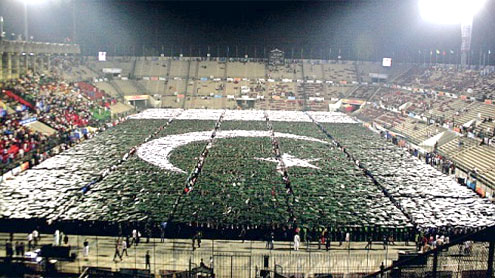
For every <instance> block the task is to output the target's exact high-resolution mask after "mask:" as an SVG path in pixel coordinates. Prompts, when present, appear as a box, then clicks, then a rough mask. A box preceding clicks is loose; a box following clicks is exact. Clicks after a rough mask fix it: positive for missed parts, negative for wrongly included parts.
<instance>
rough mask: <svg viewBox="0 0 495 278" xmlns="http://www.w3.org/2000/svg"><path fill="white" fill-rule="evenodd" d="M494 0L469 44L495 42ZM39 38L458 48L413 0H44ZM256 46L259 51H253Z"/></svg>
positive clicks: (368, 50)
mask: <svg viewBox="0 0 495 278" xmlns="http://www.w3.org/2000/svg"><path fill="white" fill-rule="evenodd" d="M494 2H495V1H493V0H491V1H490V2H488V3H487V5H486V6H485V9H484V10H483V11H482V13H481V14H479V15H478V16H477V17H476V19H475V22H474V27H473V46H472V49H473V50H476V51H479V50H480V48H482V49H486V50H487V49H492V51H493V50H495V31H494V30H495V18H494V17H493V16H490V15H491V14H495V7H494V6H495V5H494ZM28 13H29V28H30V34H31V35H33V36H34V38H35V40H39V41H51V42H61V41H63V40H64V39H65V38H67V37H70V38H72V26H73V15H75V25H76V38H75V40H76V42H77V43H79V44H80V45H81V48H82V50H83V52H84V53H85V54H91V55H95V53H96V52H97V51H98V50H105V51H108V52H109V55H112V54H127V55H142V54H143V50H144V51H145V53H154V54H155V55H156V54H158V53H162V52H163V53H165V54H166V55H169V54H170V53H172V54H174V55H176V54H177V53H179V52H182V53H184V55H189V54H193V55H198V54H201V55H205V54H206V52H207V49H208V47H210V53H212V55H213V56H216V55H220V56H225V55H226V54H227V53H226V52H227V47H228V49H229V50H228V51H229V55H230V56H235V55H236V54H237V55H239V56H241V55H242V56H243V55H244V54H246V53H247V54H249V55H250V56H251V57H253V56H255V55H256V56H258V57H262V56H263V51H264V49H265V50H266V51H267V50H268V49H271V48H274V47H278V48H280V49H283V50H285V51H286V53H287V56H289V57H290V56H291V55H292V53H294V56H297V57H299V56H300V55H301V49H304V50H303V55H304V56H305V57H309V56H310V55H311V56H313V57H315V58H318V57H321V58H325V57H328V56H329V55H330V56H332V55H336V54H337V52H338V50H339V49H340V51H341V53H342V55H343V56H349V55H350V56H352V55H356V54H357V53H359V55H360V56H380V55H395V54H400V53H403V55H405V54H404V53H409V54H408V55H414V53H418V50H419V49H422V50H423V51H424V50H426V49H444V50H448V49H458V48H459V45H460V27H459V26H455V25H453V26H439V25H433V24H430V23H425V22H423V21H422V19H421V18H420V16H419V11H418V8H417V2H416V1H413V0H395V1H386V0H366V1H365V0H361V1H344V0H341V1H316V2H314V1H290V2H289V1H272V2H265V1H252V2H244V1H232V2H227V1H219V2H209V1H199V2H194V1H183V2H172V1H144V0H141V1H111V0H105V1H83V0H74V1H70V0H45V3H42V4H36V5H32V6H30V7H29V8H28ZM0 15H2V16H3V17H4V19H5V31H6V32H7V33H8V34H10V33H12V32H14V33H22V32H23V6H22V4H21V2H20V0H1V1H0ZM255 52H256V53H255Z"/></svg>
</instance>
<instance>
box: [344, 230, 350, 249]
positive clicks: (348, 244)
mask: <svg viewBox="0 0 495 278" xmlns="http://www.w3.org/2000/svg"><path fill="white" fill-rule="evenodd" d="M345 242H347V248H351V233H349V232H347V233H345Z"/></svg>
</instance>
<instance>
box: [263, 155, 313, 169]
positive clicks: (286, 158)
mask: <svg viewBox="0 0 495 278" xmlns="http://www.w3.org/2000/svg"><path fill="white" fill-rule="evenodd" d="M255 159H257V160H263V161H269V162H276V163H278V164H277V170H280V169H282V163H283V164H284V165H285V168H290V167H304V168H313V169H320V168H319V167H317V166H315V165H313V164H310V162H313V161H318V160H320V158H315V159H300V158H297V157H295V156H293V155H291V154H288V153H284V154H283V155H282V157H281V160H282V161H279V160H277V159H276V158H258V157H255Z"/></svg>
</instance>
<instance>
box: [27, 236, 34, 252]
mask: <svg viewBox="0 0 495 278" xmlns="http://www.w3.org/2000/svg"><path fill="white" fill-rule="evenodd" d="M33 239H34V237H33V233H29V234H28V236H27V241H28V250H29V251H31V249H33Z"/></svg>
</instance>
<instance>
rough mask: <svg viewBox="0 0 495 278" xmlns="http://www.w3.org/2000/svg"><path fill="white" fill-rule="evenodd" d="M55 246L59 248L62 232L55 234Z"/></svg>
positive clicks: (56, 231)
mask: <svg viewBox="0 0 495 278" xmlns="http://www.w3.org/2000/svg"><path fill="white" fill-rule="evenodd" d="M53 245H55V246H59V245H60V231H59V230H55V234H54V235H53Z"/></svg>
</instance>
